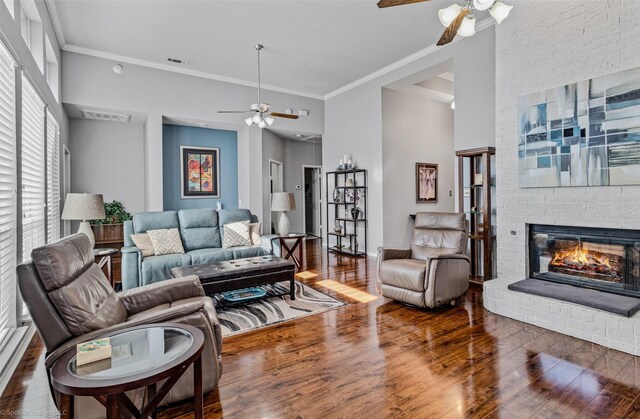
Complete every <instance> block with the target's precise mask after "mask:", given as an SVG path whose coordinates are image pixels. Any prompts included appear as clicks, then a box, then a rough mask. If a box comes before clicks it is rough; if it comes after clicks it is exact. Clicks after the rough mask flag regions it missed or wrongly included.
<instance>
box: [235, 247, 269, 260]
mask: <svg viewBox="0 0 640 419" xmlns="http://www.w3.org/2000/svg"><path fill="white" fill-rule="evenodd" d="M229 250H231V251H232V252H233V259H244V258H252V257H256V256H266V255H268V254H269V253H268V252H267V251H266V250H265V249H264V248H263V247H262V246H240V247H234V248H232V249H229Z"/></svg>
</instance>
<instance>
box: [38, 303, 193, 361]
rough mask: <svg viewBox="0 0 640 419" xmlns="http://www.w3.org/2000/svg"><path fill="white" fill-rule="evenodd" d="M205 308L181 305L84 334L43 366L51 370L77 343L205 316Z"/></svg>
mask: <svg viewBox="0 0 640 419" xmlns="http://www.w3.org/2000/svg"><path fill="white" fill-rule="evenodd" d="M204 310H205V308H204V303H203V302H201V301H200V302H192V303H189V304H181V305H178V306H175V307H169V308H166V309H164V310H158V311H156V312H155V313H152V314H151V315H149V316H148V317H144V318H142V319H140V320H134V321H131V322H122V323H118V324H114V325H112V326H109V327H105V328H104V329H99V330H94V331H93V332H89V333H86V334H84V335H82V336H77V337H75V338H73V339H71V340H68V341H66V342H65V343H63V344H62V345H60V346H59V347H58V348H56V350H55V351H53V352H51V353H50V354H49V355H47V357H46V358H45V361H44V362H45V366H46V367H47V369H48V368H51V367H52V366H53V363H54V362H56V360H57V359H58V358H60V356H62V354H64V353H65V352H66V351H68V350H69V349H71V348H73V347H75V346H76V345H77V344H79V343H83V342H88V341H90V340H93V339H97V338H99V337H101V336H104V335H106V334H108V333H114V332H118V331H120V330H122V331H125V330H126V329H129V328H131V327H134V326H140V325H143V324H155V323H165V322H170V321H172V320H178V319H180V318H182V317H185V316H188V315H189V314H192V313H195V312H198V311H202V315H203V316H205V311H204Z"/></svg>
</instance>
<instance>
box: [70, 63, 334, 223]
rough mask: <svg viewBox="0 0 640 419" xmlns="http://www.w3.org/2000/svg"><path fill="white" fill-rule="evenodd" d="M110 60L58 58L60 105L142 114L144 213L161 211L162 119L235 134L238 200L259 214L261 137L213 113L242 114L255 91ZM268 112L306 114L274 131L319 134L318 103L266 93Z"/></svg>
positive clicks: (237, 119) (240, 123)
mask: <svg viewBox="0 0 640 419" xmlns="http://www.w3.org/2000/svg"><path fill="white" fill-rule="evenodd" d="M114 64H115V62H114V61H110V60H106V59H102V58H96V57H91V56H87V55H81V54H76V53H71V52H65V53H64V54H63V56H62V69H63V89H62V98H63V102H65V103H69V104H75V105H84V106H93V107H97V108H106V109H120V110H125V111H130V112H139V113H142V114H145V115H147V124H146V137H145V146H144V149H145V193H146V209H147V210H161V209H162V203H163V197H162V119H163V116H167V117H174V118H189V119H193V120H198V121H208V122H209V124H208V126H209V127H210V128H220V129H231V130H235V131H237V132H238V152H239V161H238V171H239V173H241V175H240V176H239V186H238V198H239V202H240V206H242V207H245V208H249V209H251V210H252V212H253V213H255V214H262V207H263V201H262V196H263V185H262V165H261V164H260V160H261V156H262V141H261V137H262V132H261V130H260V129H259V128H257V127H251V128H249V127H247V126H246V124H244V122H243V118H242V115H220V114H217V111H218V110H228V109H231V110H234V109H237V110H243V109H246V108H248V106H249V105H250V104H251V103H253V102H255V99H256V93H257V92H256V89H254V88H251V87H247V86H239V85H235V84H231V83H224V82H219V81H216V80H210V79H205V78H199V77H194V76H188V75H184V74H178V73H173V72H168V71H163V70H156V69H152V68H147V67H142V66H137V65H133V64H124V65H123V66H124V73H123V74H115V73H114V72H113V71H112V67H113V65H114ZM262 96H263V98H264V100H266V101H267V102H269V103H271V105H272V109H274V110H280V111H283V110H284V109H286V108H292V109H294V110H298V109H308V110H309V116H307V117H301V118H300V119H298V120H285V119H277V121H276V124H277V126H278V128H283V129H289V130H299V131H302V132H317V133H322V132H324V103H323V101H321V100H317V99H310V98H306V97H301V96H294V95H289V94H284V93H279V92H271V91H265V92H263V95H262Z"/></svg>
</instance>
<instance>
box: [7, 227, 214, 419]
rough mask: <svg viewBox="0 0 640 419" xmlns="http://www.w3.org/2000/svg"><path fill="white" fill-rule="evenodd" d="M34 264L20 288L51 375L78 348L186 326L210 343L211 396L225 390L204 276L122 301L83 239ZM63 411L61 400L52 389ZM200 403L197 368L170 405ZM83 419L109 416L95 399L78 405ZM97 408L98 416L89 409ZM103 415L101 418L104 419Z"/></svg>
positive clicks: (23, 268) (36, 257) (206, 357)
mask: <svg viewBox="0 0 640 419" xmlns="http://www.w3.org/2000/svg"><path fill="white" fill-rule="evenodd" d="M31 258H32V261H31V262H29V263H25V264H22V265H20V266H18V286H19V288H20V293H21V295H22V297H23V299H24V301H25V302H26V304H27V307H28V308H29V312H30V314H31V317H32V318H33V320H34V322H35V324H36V327H37V329H38V332H39V333H40V335H41V336H42V339H43V340H44V343H45V345H46V348H47V354H46V358H45V366H46V368H47V373H50V369H51V367H52V366H53V363H54V362H55V361H56V360H57V359H58V358H59V357H60V356H61V355H62V354H63V353H64V352H66V351H67V350H68V349H69V348H72V347H74V346H75V345H76V344H78V343H81V342H85V341H88V340H91V339H94V338H97V337H99V336H101V335H103V334H105V333H107V332H112V331H117V330H120V329H126V328H128V327H131V326H137V325H141V324H151V323H164V322H173V323H182V324H189V325H191V326H195V327H197V328H198V329H200V330H201V331H202V332H203V333H204V335H205V348H204V352H203V354H202V361H203V362H202V368H203V373H202V378H203V391H204V392H208V391H211V390H213V389H215V388H216V387H217V385H218V381H219V379H220V375H221V373H222V359H221V356H220V353H221V350H222V334H221V330H220V324H219V322H218V318H217V316H216V312H215V307H214V306H213V302H212V301H211V299H210V298H209V297H207V296H205V293H204V290H203V289H202V285H200V281H199V279H198V277H197V276H189V277H184V278H176V279H172V280H167V281H161V282H158V283H155V284H152V285H147V286H143V287H139V288H134V289H132V290H129V291H125V292H122V293H116V292H115V291H114V290H113V288H111V286H110V284H109V282H108V281H107V278H106V277H105V276H104V274H103V273H102V270H100V268H98V266H97V265H96V264H95V263H94V256H93V251H92V249H91V244H90V243H89V239H88V238H87V236H85V235H84V234H76V235H73V236H70V237H67V238H65V239H62V240H60V241H58V242H56V243H52V244H49V245H46V246H43V247H40V248H37V249H34V250H33V252H32V253H31ZM52 394H53V396H54V399H55V401H56V404H58V395H57V394H56V392H55V391H54V390H53V388H52ZM190 397H193V368H192V367H189V369H188V370H187V371H186V372H185V373H184V375H183V376H182V377H181V378H180V380H179V381H178V382H177V383H176V384H175V385H174V387H173V389H172V390H171V391H170V392H169V394H167V396H166V397H165V399H164V400H163V402H162V404H167V403H172V402H177V401H181V400H185V399H187V398H190ZM75 399H76V410H77V409H78V406H79V405H80V406H82V415H81V416H82V417H83V418H84V417H90V416H94V414H95V413H98V412H101V414H104V408H103V407H102V406H101V405H100V404H98V402H97V401H95V400H93V399H88V398H84V397H76V398H75ZM89 406H91V407H95V408H96V409H91V410H92V412H89V411H87V410H86V408H87V407H89ZM98 414H100V413H98Z"/></svg>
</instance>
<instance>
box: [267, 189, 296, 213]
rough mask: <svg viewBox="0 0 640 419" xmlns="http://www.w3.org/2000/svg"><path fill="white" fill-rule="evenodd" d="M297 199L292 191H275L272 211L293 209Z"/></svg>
mask: <svg viewBox="0 0 640 419" xmlns="http://www.w3.org/2000/svg"><path fill="white" fill-rule="evenodd" d="M295 209H296V199H295V197H294V195H293V193H292V192H274V193H273V199H272V200H271V211H293V210H295Z"/></svg>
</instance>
